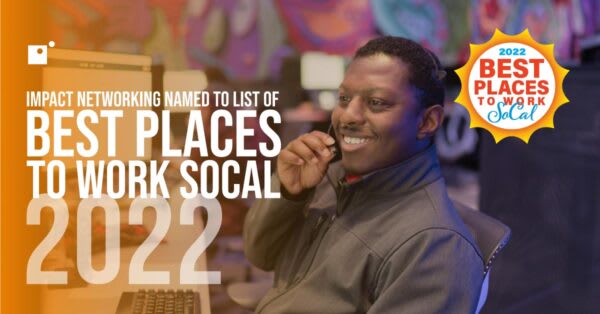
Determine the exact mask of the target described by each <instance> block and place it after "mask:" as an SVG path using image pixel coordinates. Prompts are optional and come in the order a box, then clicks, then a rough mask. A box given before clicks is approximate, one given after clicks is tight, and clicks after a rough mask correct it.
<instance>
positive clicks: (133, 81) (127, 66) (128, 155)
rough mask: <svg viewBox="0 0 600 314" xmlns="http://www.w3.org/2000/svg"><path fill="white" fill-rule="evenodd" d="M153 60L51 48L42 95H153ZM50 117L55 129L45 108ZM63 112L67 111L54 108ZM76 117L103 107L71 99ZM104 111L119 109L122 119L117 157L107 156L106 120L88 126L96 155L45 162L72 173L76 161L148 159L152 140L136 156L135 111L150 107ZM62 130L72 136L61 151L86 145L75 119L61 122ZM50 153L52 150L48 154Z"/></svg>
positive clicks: (50, 108) (43, 80) (64, 139)
mask: <svg viewBox="0 0 600 314" xmlns="http://www.w3.org/2000/svg"><path fill="white" fill-rule="evenodd" d="M151 65H152V59H151V57H149V56H141V55H128V54H117V53H106V52H93V51H83V50H69V49H58V48H52V49H49V50H48V65H47V66H45V67H44V68H43V70H42V84H43V90H44V91H73V92H74V94H76V93H77V92H78V91H86V92H87V91H131V92H152V72H151ZM44 109H45V110H46V111H48V113H49V116H50V126H52V125H54V123H53V121H52V114H51V112H52V111H53V110H55V108H52V107H46V108H44ZM56 109H66V108H56ZM69 109H72V110H73V111H74V114H75V116H77V114H78V113H79V112H80V111H82V110H84V109H92V110H94V111H97V112H98V113H99V112H100V110H102V109H105V108H103V107H78V106H77V103H76V96H73V99H72V106H71V108H69ZM107 109H120V110H122V111H123V117H122V118H119V119H117V123H116V156H114V157H109V156H108V154H107V141H106V138H107V135H106V134H107V129H108V128H107V125H108V124H107V122H106V121H107V120H106V119H99V123H98V124H97V125H92V124H89V123H88V125H89V126H90V129H91V130H92V131H93V132H94V133H95V134H96V135H97V136H98V138H99V151H98V153H97V154H95V156H93V157H90V158H83V157H80V156H77V152H75V157H74V158H66V157H55V156H54V154H52V153H50V154H48V155H46V156H45V157H44V160H46V161H50V160H53V159H58V160H61V161H63V162H64V163H65V166H66V168H67V170H73V169H75V160H76V159H83V160H95V161H99V160H112V159H118V160H123V161H126V160H144V161H149V160H150V159H151V152H152V143H151V142H152V140H151V139H146V140H145V145H144V148H145V149H144V154H143V156H137V155H136V145H135V144H136V111H137V110H141V109H148V110H151V109H152V108H151V107H143V108H142V107H119V108H107ZM63 128H69V129H71V130H72V135H71V136H67V137H64V138H63V139H62V141H63V147H65V148H69V149H74V148H75V147H76V146H75V145H76V143H77V142H83V143H86V145H88V144H87V143H88V141H87V139H86V138H85V137H84V135H83V134H82V133H81V132H79V131H78V129H77V124H76V119H75V118H68V119H64V121H63ZM51 152H52V150H51Z"/></svg>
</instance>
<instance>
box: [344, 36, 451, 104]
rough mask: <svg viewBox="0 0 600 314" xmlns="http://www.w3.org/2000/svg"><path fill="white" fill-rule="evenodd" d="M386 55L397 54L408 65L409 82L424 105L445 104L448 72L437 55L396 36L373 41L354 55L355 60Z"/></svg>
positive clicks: (395, 55)
mask: <svg viewBox="0 0 600 314" xmlns="http://www.w3.org/2000/svg"><path fill="white" fill-rule="evenodd" d="M377 54H385V55H388V56H390V57H397V58H399V59H400V60H402V62H404V63H405V64H406V65H407V66H408V68H409V82H410V83H411V84H412V85H413V86H414V87H415V88H416V89H418V91H419V100H420V102H421V104H423V105H424V106H425V107H430V106H433V105H436V104H439V105H442V106H443V105H444V95H445V91H444V80H443V78H444V76H445V72H444V71H443V70H444V69H443V68H442V66H441V63H440V60H439V59H438V58H437V56H436V55H435V54H434V53H433V52H431V51H429V50H428V49H426V48H424V47H423V46H421V45H419V44H418V43H416V42H414V41H412V40H410V39H406V38H402V37H393V36H383V37H378V38H375V39H372V40H370V41H369V42H367V43H366V44H365V45H364V46H362V47H360V48H359V49H358V50H357V51H356V53H355V54H354V59H358V58H362V57H369V56H373V55H377Z"/></svg>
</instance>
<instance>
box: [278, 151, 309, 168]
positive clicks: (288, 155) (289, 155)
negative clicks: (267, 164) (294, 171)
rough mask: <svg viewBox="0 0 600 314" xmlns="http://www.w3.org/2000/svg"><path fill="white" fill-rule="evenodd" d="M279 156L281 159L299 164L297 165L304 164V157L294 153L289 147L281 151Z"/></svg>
mask: <svg viewBox="0 0 600 314" xmlns="http://www.w3.org/2000/svg"><path fill="white" fill-rule="evenodd" d="M279 158H280V159H281V161H283V162H286V163H290V164H293V165H297V166H302V165H304V159H302V157H300V156H298V155H296V154H294V153H293V152H292V151H290V150H289V149H284V150H282V151H281V153H279Z"/></svg>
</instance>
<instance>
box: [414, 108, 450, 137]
mask: <svg viewBox="0 0 600 314" xmlns="http://www.w3.org/2000/svg"><path fill="white" fill-rule="evenodd" d="M443 119H444V107H442V106H441V105H433V106H430V107H428V108H426V109H425V110H423V112H422V114H421V121H420V122H419V130H418V132H417V139H419V140H422V139H425V138H428V137H431V136H433V135H434V134H435V131H437V129H439V128H440V126H441V125H442V121H443Z"/></svg>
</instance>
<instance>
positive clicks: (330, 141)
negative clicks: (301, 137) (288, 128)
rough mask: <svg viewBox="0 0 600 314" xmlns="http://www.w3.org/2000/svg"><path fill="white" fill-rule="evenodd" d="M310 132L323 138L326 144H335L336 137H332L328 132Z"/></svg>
mask: <svg viewBox="0 0 600 314" xmlns="http://www.w3.org/2000/svg"><path fill="white" fill-rule="evenodd" d="M310 134H311V135H314V136H316V137H318V138H319V139H321V141H323V143H325V145H326V146H331V145H333V144H335V138H333V137H331V135H329V134H327V133H323V132H321V131H312V132H310Z"/></svg>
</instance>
